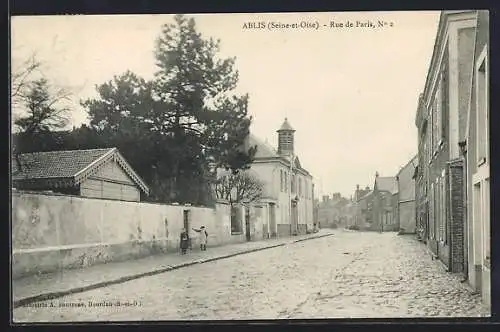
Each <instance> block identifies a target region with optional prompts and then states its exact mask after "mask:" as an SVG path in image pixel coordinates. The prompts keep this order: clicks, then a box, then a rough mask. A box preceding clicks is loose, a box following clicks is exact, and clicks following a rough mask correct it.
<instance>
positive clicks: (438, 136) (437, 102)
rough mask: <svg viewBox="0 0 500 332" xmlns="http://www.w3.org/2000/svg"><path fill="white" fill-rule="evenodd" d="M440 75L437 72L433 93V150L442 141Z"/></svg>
mask: <svg viewBox="0 0 500 332" xmlns="http://www.w3.org/2000/svg"><path fill="white" fill-rule="evenodd" d="M442 87H443V85H442V75H441V73H440V74H439V77H438V81H437V88H436V93H435V95H434V101H433V108H434V112H435V114H436V119H435V121H436V125H435V142H434V150H436V149H437V148H439V145H440V144H441V142H442V141H443V100H442Z"/></svg>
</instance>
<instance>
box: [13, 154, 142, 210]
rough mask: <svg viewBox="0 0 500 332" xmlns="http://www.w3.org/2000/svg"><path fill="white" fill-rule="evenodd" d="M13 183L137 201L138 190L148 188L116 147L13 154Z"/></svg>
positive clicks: (64, 192)
mask: <svg viewBox="0 0 500 332" xmlns="http://www.w3.org/2000/svg"><path fill="white" fill-rule="evenodd" d="M12 186H13V188H15V189H20V190H33V191H52V192H55V193H62V194H67V195H78V196H83V197H93V198H107V199H117V200H123V201H140V198H141V192H143V193H144V194H146V195H148V194H149V187H148V186H147V185H146V184H145V183H144V181H143V180H142V179H141V177H140V176H139V175H138V174H137V173H136V172H135V171H134V170H133V169H132V167H131V166H130V165H129V163H128V162H127V161H126V160H125V158H123V156H122V155H121V154H120V152H119V151H118V150H117V149H116V148H109V149H91V150H68V151H50V152H35V153H25V154H20V155H18V156H14V157H13V160H12Z"/></svg>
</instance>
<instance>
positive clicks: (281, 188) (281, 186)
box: [280, 169, 284, 192]
mask: <svg viewBox="0 0 500 332" xmlns="http://www.w3.org/2000/svg"><path fill="white" fill-rule="evenodd" d="M283 178H284V176H283V170H282V169H280V191H282V192H283V189H284V185H283V182H284V181H283Z"/></svg>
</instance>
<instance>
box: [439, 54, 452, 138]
mask: <svg viewBox="0 0 500 332" xmlns="http://www.w3.org/2000/svg"><path fill="white" fill-rule="evenodd" d="M448 73H449V71H448V48H447V49H446V53H445V55H444V57H443V66H442V67H441V85H440V92H441V96H440V102H441V140H442V141H443V142H444V141H445V139H446V119H447V116H448V99H449V93H450V92H449V85H448Z"/></svg>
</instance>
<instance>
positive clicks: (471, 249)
mask: <svg viewBox="0 0 500 332" xmlns="http://www.w3.org/2000/svg"><path fill="white" fill-rule="evenodd" d="M476 15H477V16H476V29H475V31H474V37H475V38H474V39H475V42H474V55H473V60H472V62H471V65H472V68H471V69H472V70H471V72H472V80H471V82H472V84H471V86H470V91H469V94H470V99H469V104H468V108H467V112H466V119H467V120H466V123H467V125H466V129H465V132H463V136H462V138H463V139H462V140H461V142H460V146H461V148H462V154H463V160H464V163H465V165H464V174H465V175H464V179H465V181H464V188H465V199H464V207H465V208H466V213H465V216H466V220H465V234H464V235H465V244H466V246H465V256H464V265H465V266H464V274H465V275H466V277H467V279H468V282H469V284H470V285H471V286H472V287H473V288H474V289H475V290H476V291H479V292H481V294H482V298H483V301H484V303H486V304H487V305H491V256H490V255H491V254H490V253H491V243H490V241H491V240H490V236H491V232H490V224H491V220H490V205H491V203H490V146H489V130H490V129H489V128H490V121H489V117H490V116H489V68H488V67H489V48H488V45H489V14H488V11H482V10H479V11H477V12H476Z"/></svg>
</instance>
